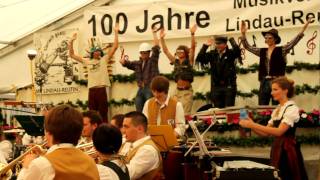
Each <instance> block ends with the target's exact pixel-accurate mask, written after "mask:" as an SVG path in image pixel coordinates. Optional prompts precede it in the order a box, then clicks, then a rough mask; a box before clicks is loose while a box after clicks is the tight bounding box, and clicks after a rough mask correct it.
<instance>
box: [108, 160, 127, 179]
mask: <svg viewBox="0 0 320 180" xmlns="http://www.w3.org/2000/svg"><path fill="white" fill-rule="evenodd" d="M102 165H104V166H106V167H108V168H110V169H112V170H113V171H114V172H115V173H116V174H117V175H118V177H119V179H120V180H130V176H129V171H128V168H127V166H126V171H125V172H123V170H122V169H121V168H120V167H119V166H118V165H117V164H115V163H113V162H111V161H104V162H102Z"/></svg>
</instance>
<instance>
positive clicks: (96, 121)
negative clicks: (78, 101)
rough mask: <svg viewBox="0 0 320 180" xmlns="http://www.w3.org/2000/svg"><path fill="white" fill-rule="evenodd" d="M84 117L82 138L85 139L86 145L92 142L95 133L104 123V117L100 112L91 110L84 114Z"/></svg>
mask: <svg viewBox="0 0 320 180" xmlns="http://www.w3.org/2000/svg"><path fill="white" fill-rule="evenodd" d="M82 116H83V130H82V137H83V138H84V139H85V140H84V143H89V142H92V134H93V131H94V130H95V129H96V128H97V127H98V126H99V125H100V124H101V123H102V117H101V116H100V114H99V112H97V111H94V110H89V111H86V112H83V113H82Z"/></svg>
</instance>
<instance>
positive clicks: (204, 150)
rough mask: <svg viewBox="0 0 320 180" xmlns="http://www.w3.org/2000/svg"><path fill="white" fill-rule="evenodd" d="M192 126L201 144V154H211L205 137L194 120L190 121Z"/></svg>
mask: <svg viewBox="0 0 320 180" xmlns="http://www.w3.org/2000/svg"><path fill="white" fill-rule="evenodd" d="M189 124H190V127H191V129H192V131H193V133H194V135H195V138H196V140H197V142H198V144H199V149H200V155H202V156H203V155H210V153H209V151H208V149H207V146H206V145H205V144H204V141H203V137H202V136H201V134H200V132H199V131H198V129H197V127H196V125H195V123H194V121H189Z"/></svg>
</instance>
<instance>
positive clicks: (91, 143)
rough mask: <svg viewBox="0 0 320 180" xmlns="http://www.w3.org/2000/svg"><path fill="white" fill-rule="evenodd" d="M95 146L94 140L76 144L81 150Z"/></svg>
mask: <svg viewBox="0 0 320 180" xmlns="http://www.w3.org/2000/svg"><path fill="white" fill-rule="evenodd" d="M92 147H93V142H89V143H84V144H78V145H77V146H76V148H77V149H80V150H85V149H89V148H90V149H91V148H92Z"/></svg>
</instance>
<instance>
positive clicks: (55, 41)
mask: <svg viewBox="0 0 320 180" xmlns="http://www.w3.org/2000/svg"><path fill="white" fill-rule="evenodd" d="M76 32H77V30H75V29H70V30H61V31H52V32H45V33H36V34H35V35H34V46H35V48H36V50H37V52H38V54H37V56H36V58H35V60H34V68H35V71H34V82H35V85H36V92H37V93H38V94H39V93H40V87H42V94H57V93H58V94H60V93H75V92H79V91H80V87H79V85H78V84H76V83H75V81H76V80H78V79H79V78H80V68H79V65H78V63H76V62H75V61H74V60H71V58H70V57H69V51H68V42H69V39H70V37H72V34H73V33H76ZM75 47H77V44H75Z"/></svg>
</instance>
